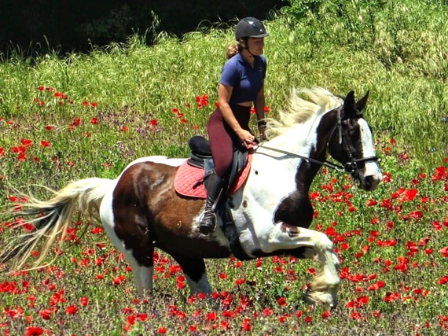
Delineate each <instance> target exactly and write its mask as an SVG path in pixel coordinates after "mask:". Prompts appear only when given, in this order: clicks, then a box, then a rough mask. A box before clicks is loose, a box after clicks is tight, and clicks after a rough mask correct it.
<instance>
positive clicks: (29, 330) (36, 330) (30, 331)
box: [25, 327, 44, 336]
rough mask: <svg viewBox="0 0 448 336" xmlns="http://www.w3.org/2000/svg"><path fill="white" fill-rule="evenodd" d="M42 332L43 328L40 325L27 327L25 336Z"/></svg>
mask: <svg viewBox="0 0 448 336" xmlns="http://www.w3.org/2000/svg"><path fill="white" fill-rule="evenodd" d="M43 333H44V329H42V328H41V327H28V328H27V330H26V333H25V336H39V335H42V334H43Z"/></svg>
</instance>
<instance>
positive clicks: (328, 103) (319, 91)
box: [266, 87, 343, 139]
mask: <svg viewBox="0 0 448 336" xmlns="http://www.w3.org/2000/svg"><path fill="white" fill-rule="evenodd" d="M299 94H305V95H307V96H308V97H309V99H310V100H311V101H309V100H305V99H302V98H300V97H299ZM342 103H343V99H342V98H340V97H336V96H335V95H333V94H332V93H331V92H330V91H328V90H327V89H324V88H320V87H315V88H312V89H300V90H296V89H293V90H292V91H291V95H290V97H289V108H288V111H283V110H280V111H279V113H278V115H279V117H278V119H272V118H269V119H267V127H266V136H267V137H268V139H272V138H275V137H277V136H279V135H282V134H284V133H285V132H286V131H287V130H289V129H290V128H291V127H293V126H294V125H296V124H302V123H304V122H306V121H307V120H309V119H310V118H311V117H313V116H318V115H321V114H323V113H325V112H327V111H330V110H332V109H334V108H336V107H339V106H340V105H341V104H342Z"/></svg>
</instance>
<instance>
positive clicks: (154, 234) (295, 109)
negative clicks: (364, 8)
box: [3, 88, 382, 306]
mask: <svg viewBox="0 0 448 336" xmlns="http://www.w3.org/2000/svg"><path fill="white" fill-rule="evenodd" d="M302 93H305V94H306V95H308V97H309V98H310V99H308V100H304V99H302V98H300V97H299V95H298V94H297V93H296V92H295V91H294V92H293V94H292V96H291V98H290V109H289V111H280V112H279V118H278V120H270V121H269V122H268V128H267V135H268V137H269V138H270V140H269V141H267V142H264V143H262V144H261V145H259V146H258V148H257V149H256V150H255V153H254V155H253V159H252V167H251V170H250V173H249V176H248V179H247V182H246V183H245V185H244V186H243V188H240V189H239V190H238V191H236V192H235V193H234V194H232V195H229V202H230V206H231V212H232V215H233V218H234V222H235V227H236V232H237V240H238V244H239V245H240V248H241V251H243V253H244V256H245V257H244V259H254V258H257V257H265V256H272V255H278V254H290V255H294V256H297V257H300V258H313V259H316V260H318V261H319V262H320V263H321V264H322V269H321V270H320V273H319V274H318V275H317V276H316V277H314V281H313V283H312V284H311V291H310V292H309V293H308V294H307V298H308V299H309V300H311V301H313V302H321V303H327V304H330V305H331V306H333V305H335V304H336V293H337V289H338V285H339V282H340V278H339V275H338V268H339V267H338V266H339V262H338V258H337V256H336V254H335V253H334V251H333V244H332V241H331V240H330V239H329V238H328V237H327V236H326V235H325V234H323V233H321V232H317V231H314V230H310V229H309V227H310V224H311V221H312V218H313V208H312V205H311V202H310V199H309V197H308V194H309V192H310V186H311V183H312V182H313V179H314V177H315V176H316V174H317V172H318V170H319V169H320V168H321V166H322V165H323V164H329V163H327V162H326V158H327V155H328V154H330V155H331V156H332V157H333V158H334V159H335V160H337V161H339V162H340V163H341V164H343V165H344V167H345V169H346V171H347V172H349V173H350V174H351V175H352V177H353V179H354V180H355V182H356V183H357V184H358V186H359V187H361V188H363V189H364V190H367V191H371V190H374V189H375V188H376V187H377V186H378V184H379V182H380V181H381V178H382V174H381V171H380V169H379V167H378V164H377V157H376V155H375V149H374V143H373V139H372V133H371V129H370V126H369V125H368V123H367V122H366V121H365V119H364V118H363V116H362V114H361V111H362V110H363V109H364V107H365V104H366V102H367V96H368V95H367V94H366V96H364V97H363V98H362V99H360V100H359V101H358V102H356V101H355V99H354V93H353V91H352V92H350V93H349V94H348V95H347V96H346V97H345V99H342V98H340V97H336V96H334V95H333V94H331V93H330V92H329V91H327V90H324V89H320V88H316V89H312V90H303V91H302ZM185 160H186V159H175V158H168V157H164V156H151V157H146V158H141V159H138V160H136V161H134V162H132V163H131V164H130V165H129V166H128V167H127V168H126V169H125V170H124V171H123V173H122V174H121V175H120V176H119V177H118V178H117V179H115V180H110V179H100V178H88V179H83V180H79V181H75V182H72V183H70V184H69V185H67V186H66V187H65V188H63V189H61V190H59V191H55V192H54V197H53V198H51V199H50V200H48V201H39V200H36V199H32V198H30V200H29V204H27V207H24V209H25V210H24V211H23V213H21V214H18V215H20V216H22V217H23V216H24V215H34V217H33V218H34V220H31V222H33V223H34V224H35V226H36V230H35V231H34V232H32V233H30V234H27V235H23V236H21V237H18V239H17V240H16V241H15V242H14V243H12V244H10V246H9V248H8V249H7V250H6V251H4V252H3V261H6V260H9V259H13V260H15V263H14V264H12V265H11V267H12V268H17V267H23V266H24V265H25V261H26V259H27V257H28V256H29V255H30V253H31V251H32V250H33V249H34V248H36V246H37V244H38V242H39V240H40V238H45V242H44V245H43V247H42V249H43V253H41V258H40V259H39V260H38V264H39V263H42V261H43V258H44V256H45V254H46V252H47V251H48V250H49V248H50V247H51V245H52V244H53V243H54V242H55V241H56V238H57V237H58V236H59V235H61V234H64V232H65V230H66V228H67V227H68V225H69V223H70V220H71V217H72V216H73V215H74V214H75V213H76V212H78V211H81V212H84V213H91V214H95V209H96V210H99V215H100V217H101V222H102V224H103V226H104V228H105V231H106V232H107V235H108V236H109V238H110V239H111V240H112V242H113V244H114V245H115V247H116V248H117V249H118V250H120V251H121V252H122V253H123V254H124V256H125V257H126V260H127V261H128V263H129V264H130V265H131V267H132V271H133V275H134V280H135V286H136V289H137V291H138V293H140V294H143V293H144V292H150V291H152V289H153V281H152V280H153V277H152V275H153V252H154V249H155V248H159V249H161V250H163V251H165V252H166V253H169V254H170V255H171V256H172V257H173V258H174V259H175V260H176V261H177V262H178V263H179V265H180V266H181V268H182V270H183V272H184V273H185V276H186V278H187V280H188V283H189V286H190V290H191V292H192V293H199V292H203V293H207V294H210V293H211V291H212V289H211V286H210V284H209V281H208V279H207V275H206V269H205V263H204V258H227V257H229V256H231V255H232V249H231V247H230V243H229V239H228V238H227V237H226V236H225V235H224V234H223V231H222V230H221V229H220V228H217V230H216V232H215V233H214V234H212V235H210V236H204V235H201V234H200V233H199V232H198V229H197V227H198V223H199V219H200V216H201V213H202V211H203V208H204V200H202V199H194V198H187V197H184V196H180V195H179V194H177V193H176V191H175V189H174V188H173V179H174V176H175V174H176V171H177V169H178V167H179V166H180V165H181V164H182V163H183V162H185ZM29 222H30V221H29Z"/></svg>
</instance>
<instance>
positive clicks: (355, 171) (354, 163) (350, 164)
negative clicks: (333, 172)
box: [327, 106, 379, 177]
mask: <svg viewBox="0 0 448 336" xmlns="http://www.w3.org/2000/svg"><path fill="white" fill-rule="evenodd" d="M342 107H343V106H340V107H339V109H338V111H337V115H338V122H337V124H336V126H335V127H334V128H333V130H332V131H331V135H330V138H329V139H328V143H327V148H330V141H332V139H333V138H334V135H335V130H336V129H337V130H338V131H339V143H340V144H342V148H343V149H344V151H345V153H346V154H347V156H348V159H349V161H347V162H346V163H345V164H344V170H345V171H346V172H347V173H350V174H351V175H352V177H359V165H358V164H359V163H365V162H370V161H379V158H378V157H377V156H369V157H365V158H361V159H355V158H354V157H353V153H352V151H351V150H350V146H349V144H348V142H347V137H345V136H344V132H342V122H343V121H344V120H348V119H359V118H362V117H363V115H362V113H360V112H358V113H356V114H355V115H354V116H350V117H345V118H342V117H341V110H342Z"/></svg>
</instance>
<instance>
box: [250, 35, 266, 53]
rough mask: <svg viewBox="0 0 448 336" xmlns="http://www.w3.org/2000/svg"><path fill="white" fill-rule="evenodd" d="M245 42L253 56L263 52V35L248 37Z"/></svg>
mask: <svg viewBox="0 0 448 336" xmlns="http://www.w3.org/2000/svg"><path fill="white" fill-rule="evenodd" d="M247 44H248V48H249V51H250V52H251V54H253V55H255V56H260V55H261V54H263V48H264V37H261V38H256V37H249V38H248V40H247Z"/></svg>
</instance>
